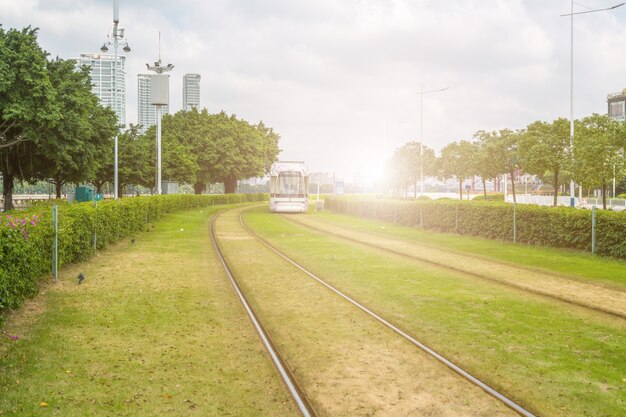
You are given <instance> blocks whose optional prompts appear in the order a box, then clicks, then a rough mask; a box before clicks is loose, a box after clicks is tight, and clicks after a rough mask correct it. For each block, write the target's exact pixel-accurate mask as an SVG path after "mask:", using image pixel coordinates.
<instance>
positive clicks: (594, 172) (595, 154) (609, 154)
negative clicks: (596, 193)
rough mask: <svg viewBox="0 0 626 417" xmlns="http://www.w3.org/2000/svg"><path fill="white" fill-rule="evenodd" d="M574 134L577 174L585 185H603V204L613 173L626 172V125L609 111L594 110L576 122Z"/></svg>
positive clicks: (575, 170)
mask: <svg viewBox="0 0 626 417" xmlns="http://www.w3.org/2000/svg"><path fill="white" fill-rule="evenodd" d="M576 132H577V133H576V136H574V168H573V171H574V178H575V179H576V182H578V183H579V184H582V185H583V186H586V187H598V188H601V189H602V206H603V208H604V209H606V194H607V188H608V184H609V182H611V181H612V179H613V176H614V175H615V177H616V178H617V179H618V180H619V179H621V178H624V176H626V165H625V162H624V147H625V146H626V127H625V126H624V124H623V123H619V122H617V121H615V120H612V119H611V118H609V117H608V116H606V115H599V114H593V115H591V116H588V117H585V118H584V119H582V120H581V121H580V122H578V123H577V126H576Z"/></svg>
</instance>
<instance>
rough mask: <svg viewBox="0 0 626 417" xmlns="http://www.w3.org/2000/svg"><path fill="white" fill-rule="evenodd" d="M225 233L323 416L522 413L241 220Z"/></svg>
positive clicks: (228, 224) (227, 224) (220, 228)
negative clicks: (308, 271) (299, 265)
mask: <svg viewBox="0 0 626 417" xmlns="http://www.w3.org/2000/svg"><path fill="white" fill-rule="evenodd" d="M240 212H241V210H231V211H229V212H227V213H224V214H223V215H222V216H221V217H220V218H219V219H218V220H217V221H216V226H215V227H216V231H217V237H218V239H219V241H220V245H221V247H222V249H223V251H224V253H225V256H226V258H227V261H228V262H229V264H230V265H231V267H232V269H233V272H234V273H235V275H236V276H237V278H238V280H239V282H240V285H241V286H242V288H243V290H244V291H245V292H246V294H247V296H248V298H249V300H250V302H251V303H252V304H253V306H254V308H255V309H256V311H257V313H258V314H259V315H260V317H261V320H262V321H263V322H264V325H265V327H266V328H267V329H268V331H269V332H270V334H271V336H272V338H273V339H274V342H275V344H276V345H277V347H278V349H279V350H280V351H281V353H282V354H283V356H284V357H285V359H286V361H287V362H288V364H289V366H290V367H291V369H292V370H293V373H294V375H295V377H296V378H298V380H299V382H300V384H301V386H302V387H303V389H304V391H305V393H306V394H307V395H308V397H309V398H310V399H311V402H312V403H313V405H314V406H315V408H316V409H317V411H318V412H319V414H320V415H321V416H350V417H354V416H377V417H383V416H385V417H386V416H389V417H392V416H393V417H396V416H433V417H434V416H438V417H439V416H441V417H447V416H449V417H452V416H454V417H456V416H496V415H497V416H515V415H517V414H515V413H514V412H513V411H511V410H510V409H508V408H506V407H505V406H504V405H502V404H501V403H500V402H498V401H497V400H496V399H494V398H492V397H491V396H489V395H487V394H486V393H485V392H483V391H482V390H481V389H479V388H477V387H475V386H473V385H471V384H470V383H469V382H467V381H466V380H465V379H463V378H461V377H460V376H458V375H457V374H455V373H453V372H452V371H450V370H449V369H448V368H446V367H445V366H443V365H441V364H440V363H438V362H436V361H435V360H434V359H432V358H431V357H429V356H427V355H426V354H424V353H423V352H422V351H420V350H419V349H417V348H415V347H414V346H413V345H411V344H410V343H408V342H407V341H405V340H404V339H402V338H401V337H399V336H397V335H396V334H395V333H393V332H392V331H391V330H389V329H387V328H386V327H384V326H382V325H381V324H380V323H378V322H377V321H375V320H374V319H372V318H370V317H368V316H367V315H365V314H364V313H363V312H362V311H360V310H358V309H357V308H356V307H354V306H353V305H351V304H349V303H347V302H345V301H343V300H342V299H341V298H339V297H338V296H337V295H336V294H333V293H331V292H330V291H328V290H327V289H326V288H324V287H323V286H321V285H320V284H319V283H317V282H315V281H313V280H312V279H311V278H309V277H308V276H306V275H305V274H303V273H302V272H301V271H299V270H297V269H296V268H295V267H293V266H292V265H290V264H288V263H286V262H285V261H284V260H282V259H281V258H279V257H278V256H277V255H275V254H273V253H272V252H270V251H269V250H268V249H267V248H266V247H265V246H263V245H262V244H261V243H260V242H258V241H257V240H255V239H253V238H252V237H250V236H249V235H248V234H247V232H246V231H245V230H243V228H242V227H241V225H240V224H239V213H240Z"/></svg>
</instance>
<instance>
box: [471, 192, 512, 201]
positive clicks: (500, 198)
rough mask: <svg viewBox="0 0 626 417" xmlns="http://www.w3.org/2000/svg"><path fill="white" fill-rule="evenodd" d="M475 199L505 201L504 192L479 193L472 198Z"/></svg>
mask: <svg viewBox="0 0 626 417" xmlns="http://www.w3.org/2000/svg"><path fill="white" fill-rule="evenodd" d="M472 200H473V201H504V193H495V194H486V195H479V196H476V197H474V198H473V199H472Z"/></svg>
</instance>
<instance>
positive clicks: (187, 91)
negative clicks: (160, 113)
mask: <svg viewBox="0 0 626 417" xmlns="http://www.w3.org/2000/svg"><path fill="white" fill-rule="evenodd" d="M194 107H195V108H199V107H200V74H185V75H184V76H183V110H185V111H189V110H191V109H192V108H194Z"/></svg>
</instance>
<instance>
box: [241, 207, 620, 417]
mask: <svg viewBox="0 0 626 417" xmlns="http://www.w3.org/2000/svg"><path fill="white" fill-rule="evenodd" d="M324 215H326V214H324ZM245 219H246V222H247V223H248V224H249V225H250V226H251V227H252V228H253V229H254V230H255V231H257V232H259V233H260V234H262V235H263V236H265V237H267V238H268V240H270V241H271V242H272V243H273V244H276V245H277V246H278V247H280V248H281V249H282V250H283V251H285V253H287V254H288V255H290V256H292V257H293V258H294V259H296V260H297V261H299V262H301V263H302V264H304V265H305V266H307V267H308V268H310V269H311V270H312V271H313V272H315V273H317V274H318V275H319V276H321V277H322V278H324V279H326V280H327V281H328V282H330V283H333V284H335V285H337V286H338V287H339V288H340V289H341V290H343V291H345V292H346V293H348V294H350V295H352V296H354V297H355V298H356V299H357V300H359V301H361V302H363V303H365V304H366V305H368V306H369V307H371V308H373V309H374V310H375V311H377V312H378V313H380V314H382V315H383V316H384V317H386V318H387V319H388V320H391V321H392V322H394V323H396V324H397V325H399V326H400V327H402V328H404V329H405V330H407V331H408V332H409V333H411V334H412V335H414V336H416V337H417V338H418V339H420V340H422V341H423V342H425V343H427V344H428V345H430V346H431V347H433V348H435V349H436V350H438V351H439V352H440V353H442V354H444V355H445V356H447V357H448V358H450V359H452V360H454V361H456V362H457V363H459V364H461V365H462V366H464V367H466V369H468V370H469V371H470V372H472V373H473V374H475V375H476V376H478V377H480V378H481V379H483V380H484V381H485V382H487V383H489V384H490V385H492V386H494V387H495V388H497V389H500V390H502V391H503V392H505V393H506V394H508V395H509V396H510V397H512V398H513V399H515V400H517V401H519V402H520V403H521V404H522V405H524V406H526V407H527V408H529V409H531V410H532V411H534V412H536V413H537V414H538V415H542V416H562V417H566V416H567V417H570V416H586V417H587V416H597V417H600V416H603V417H606V416H615V417H618V416H623V415H624V410H625V409H626V361H625V360H624V358H626V322H625V321H624V320H622V319H618V318H611V317H609V316H606V315H604V314H601V313H596V312H592V311H589V310H586V309H583V308H580V307H576V306H571V305H567V304H563V303H561V302H557V301H554V302H552V301H550V300H549V299H546V298H544V297H541V296H536V295H533V294H529V293H527V292H524V291H522V290H517V289H514V288H508V287H503V286H501V285H498V284H493V283H489V282H485V281H481V280H479V279H476V278H473V277H471V276H468V275H466V274H462V273H454V272H450V271H448V270H443V269H441V268H438V267H435V266H432V265H428V264H424V263H419V262H418V261H413V260H409V259H406V258H404V257H401V256H397V255H394V254H390V253H388V252H383V251H380V250H376V249H372V248H368V247H364V246H362V245H359V244H356V243H351V242H346V241H345V240H341V239H338V238H333V237H329V236H326V235H323V234H320V233H315V232H312V231H311V230H310V229H306V228H303V227H300V226H297V225H295V224H293V223H291V222H289V221H288V220H285V219H284V218H282V217H280V216H277V215H272V214H270V213H268V212H267V210H266V209H255V210H254V211H251V212H249V213H248V214H247V215H246V216H245ZM355 221H356V220H355ZM454 239H455V240H456V244H455V245H454V246H455V247H456V248H463V247H466V248H469V247H471V245H472V244H473V242H475V240H474V239H470V242H469V243H459V242H461V241H462V240H464V239H466V238H465V237H459V236H454ZM437 243H438V244H439V245H443V244H444V243H443V242H441V241H438V242H437ZM486 243H489V242H485V244H486ZM492 243H493V244H494V245H501V243H500V242H492ZM528 249H529V250H531V249H536V248H528ZM534 256H537V257H538V258H541V256H540V254H538V253H537V254H534ZM604 261H606V262H608V263H609V264H610V265H613V268H617V266H619V265H620V264H619V263H616V262H615V261H610V260H598V259H590V262H591V263H593V266H590V265H585V264H584V262H583V259H582V258H581V259H580V260H578V262H579V265H580V267H581V269H583V270H584V271H587V272H588V273H591V271H593V270H594V268H595V267H596V266H597V265H598V264H599V263H603V262H604ZM615 270H617V269H615Z"/></svg>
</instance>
